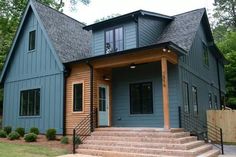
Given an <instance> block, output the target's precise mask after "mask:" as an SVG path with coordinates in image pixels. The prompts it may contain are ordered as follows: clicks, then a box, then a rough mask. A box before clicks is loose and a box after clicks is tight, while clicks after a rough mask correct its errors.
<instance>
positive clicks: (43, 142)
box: [0, 135, 72, 153]
mask: <svg viewBox="0 0 236 157" xmlns="http://www.w3.org/2000/svg"><path fill="white" fill-rule="evenodd" d="M60 138H61V136H58V137H57V139H56V140H55V141H48V140H47V139H46V137H45V135H38V138H37V142H25V140H24V139H23V138H22V137H21V139H19V140H12V141H11V140H8V139H7V138H0V142H5V143H13V144H26V145H27V144H28V145H36V146H44V147H48V148H61V149H66V150H67V151H68V153H72V140H71V137H69V139H70V140H69V144H61V142H60Z"/></svg>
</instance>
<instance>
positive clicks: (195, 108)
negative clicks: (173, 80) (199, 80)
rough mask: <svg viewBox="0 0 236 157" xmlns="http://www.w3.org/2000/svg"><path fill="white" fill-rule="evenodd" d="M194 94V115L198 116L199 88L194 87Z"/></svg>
mask: <svg viewBox="0 0 236 157" xmlns="http://www.w3.org/2000/svg"><path fill="white" fill-rule="evenodd" d="M192 94H193V113H194V115H197V114H198V100H197V99H198V98H197V87H194V86H193V87H192Z"/></svg>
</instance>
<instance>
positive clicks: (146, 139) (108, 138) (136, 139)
mask: <svg viewBox="0 0 236 157" xmlns="http://www.w3.org/2000/svg"><path fill="white" fill-rule="evenodd" d="M88 140H106V141H130V142H151V143H182V144H183V143H187V142H191V141H196V140H197V139H196V137H191V136H189V137H185V138H181V139H173V138H152V137H151V138H150V137H115V136H90V137H88Z"/></svg>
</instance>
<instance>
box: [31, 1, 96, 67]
mask: <svg viewBox="0 0 236 157" xmlns="http://www.w3.org/2000/svg"><path fill="white" fill-rule="evenodd" d="M32 2H33V4H34V7H35V9H36V11H37V13H38V15H39V17H40V19H41V21H42V23H43V25H44V27H45V30H46V31H47V33H48V36H49V38H50V40H51V42H52V44H53V46H54V48H55V50H56V53H57V54H58V56H59V58H60V60H61V61H62V63H67V62H71V61H75V60H80V59H84V58H88V57H90V56H91V52H90V50H91V48H90V45H91V44H90V42H91V41H92V40H91V37H92V34H91V32H89V31H86V30H84V29H83V27H84V26H85V25H84V24H82V23H80V22H78V21H76V20H74V19H72V18H70V17H69V16H67V15H65V14H62V13H60V12H58V11H56V10H54V9H52V8H50V7H47V6H45V5H43V4H41V3H39V2H37V1H35V0H32Z"/></svg>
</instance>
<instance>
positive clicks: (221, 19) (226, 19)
mask: <svg viewBox="0 0 236 157" xmlns="http://www.w3.org/2000/svg"><path fill="white" fill-rule="evenodd" d="M214 6H215V9H214V14H213V16H214V18H215V19H217V21H218V25H219V26H220V25H221V26H226V27H236V1H235V0H215V3H214Z"/></svg>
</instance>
